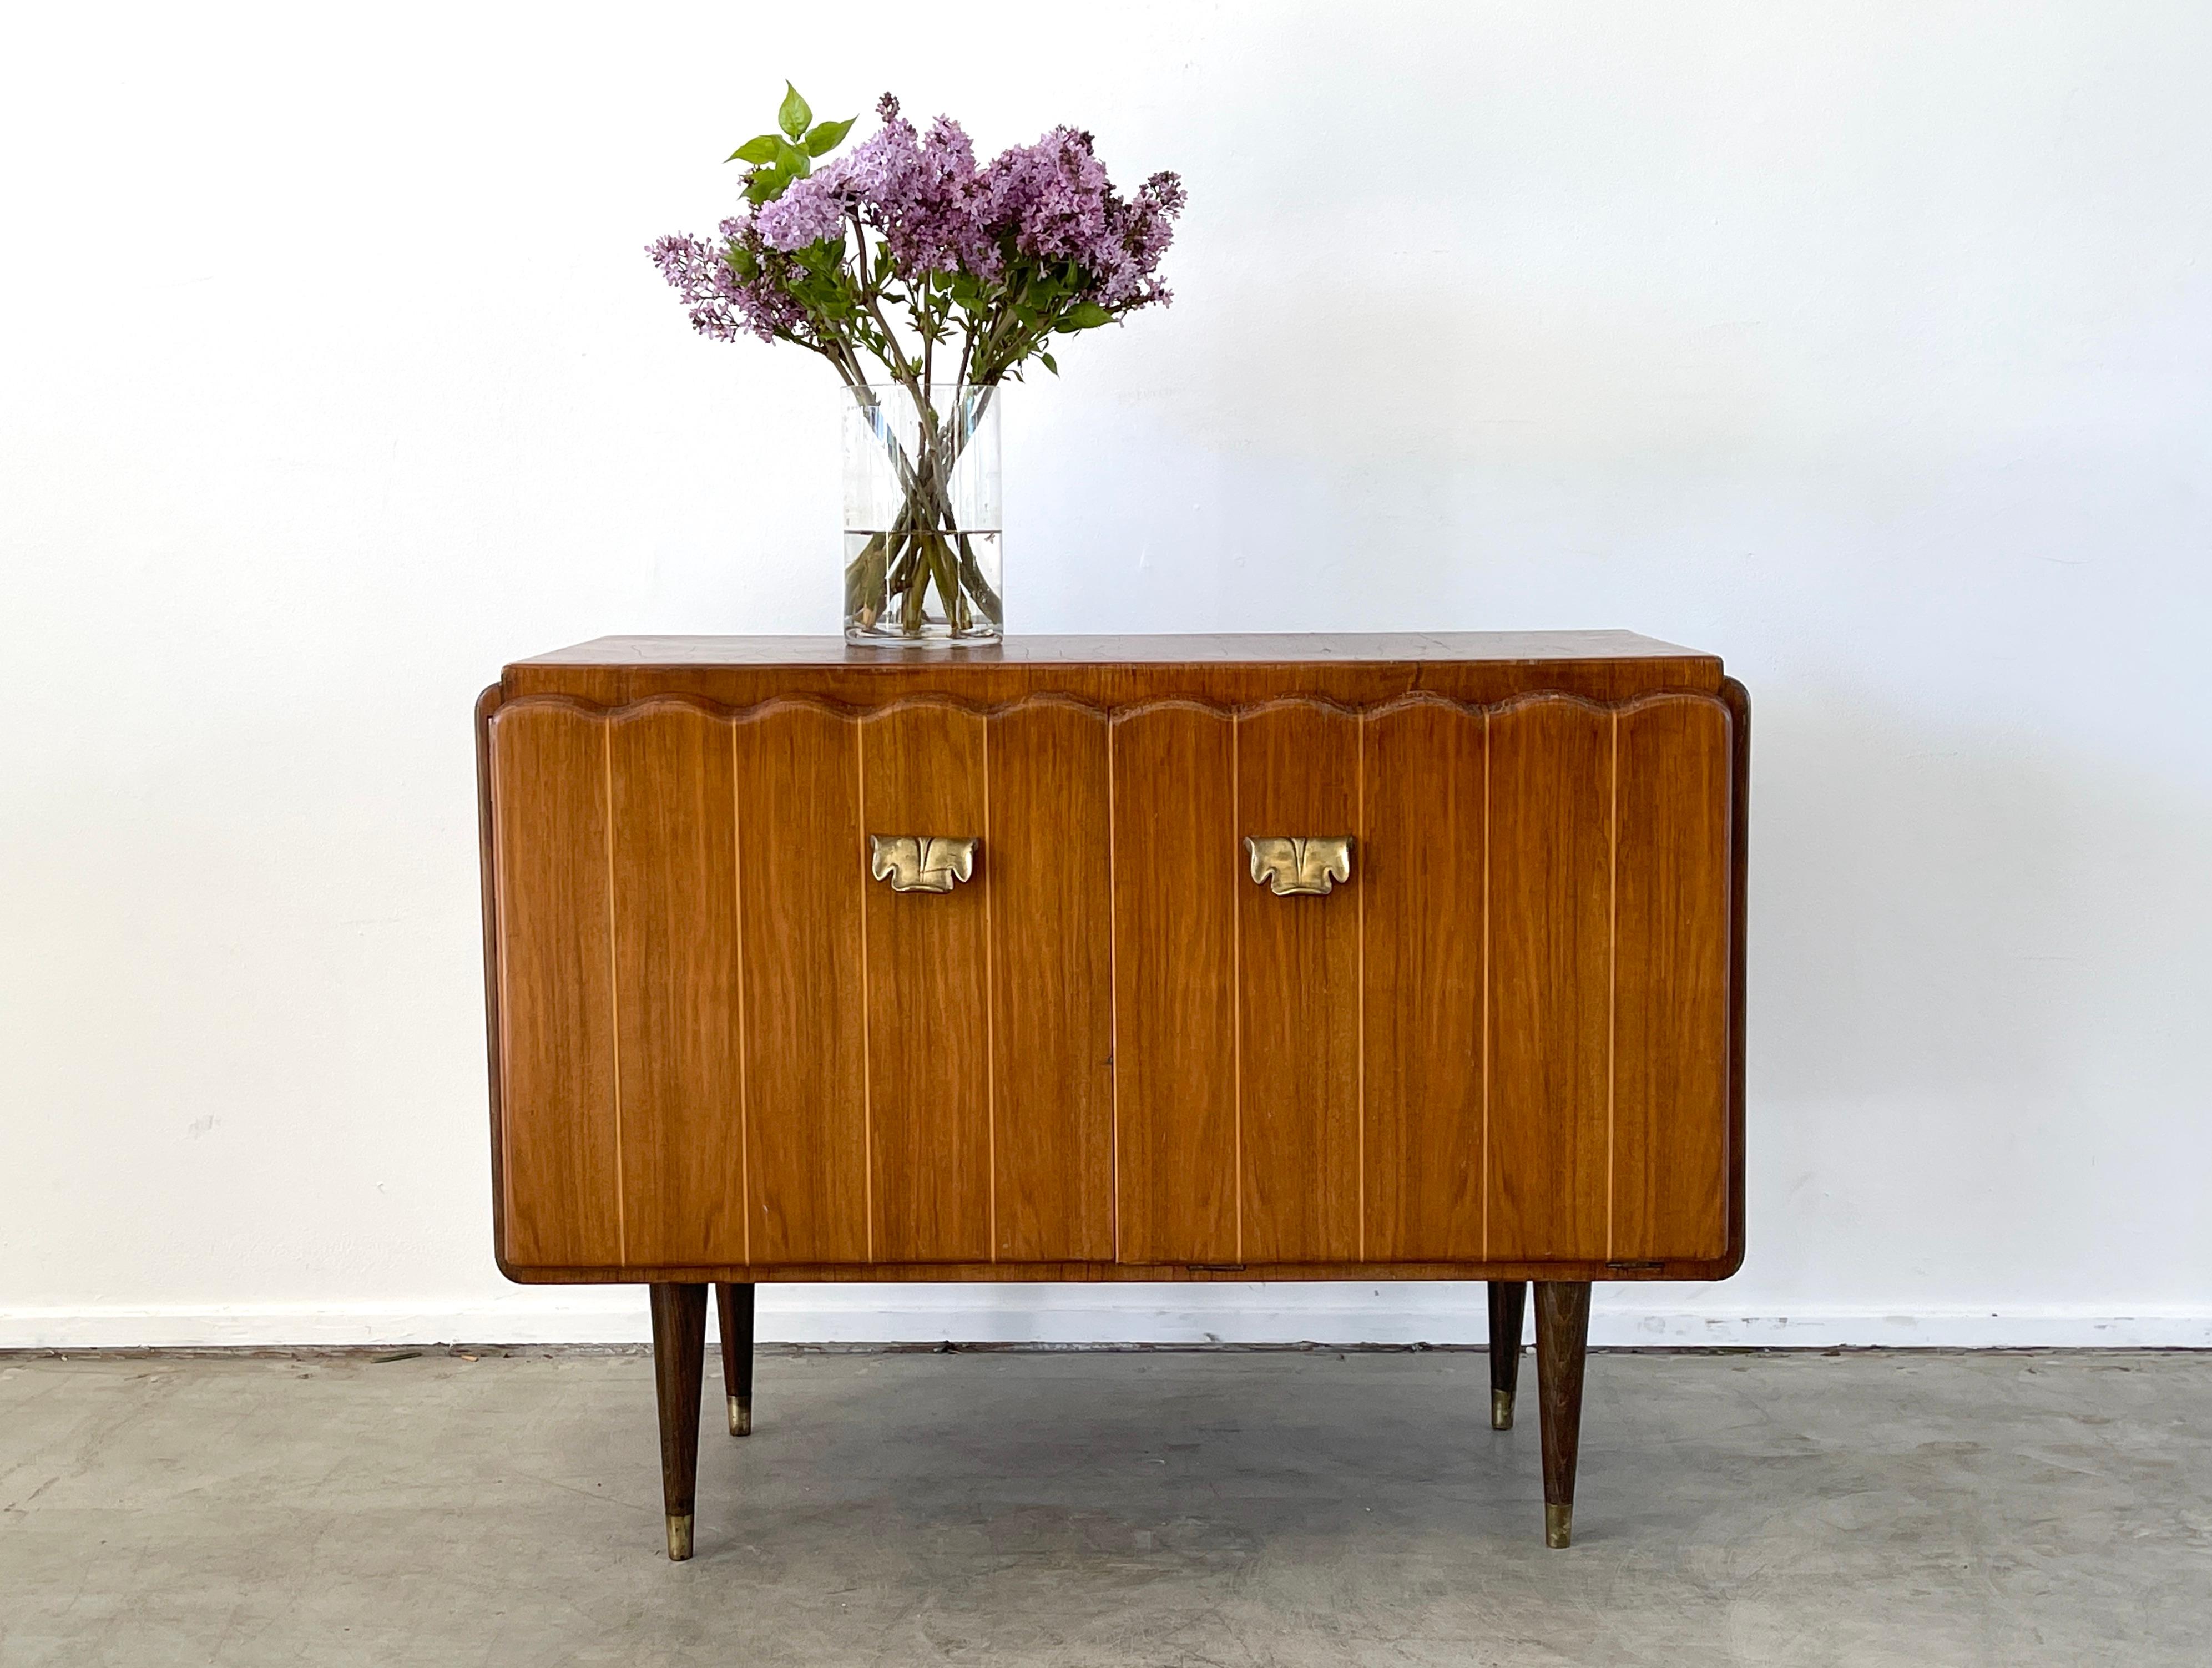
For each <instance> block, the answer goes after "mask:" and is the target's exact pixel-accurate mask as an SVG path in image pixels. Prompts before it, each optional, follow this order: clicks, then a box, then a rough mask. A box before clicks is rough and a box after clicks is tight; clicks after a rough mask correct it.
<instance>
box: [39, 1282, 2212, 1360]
mask: <svg viewBox="0 0 2212 1668" xmlns="http://www.w3.org/2000/svg"><path fill="white" fill-rule="evenodd" d="M1635 1296H1636V1294H1634V1293H1632V1292H1624V1291H1621V1290H1620V1289H1615V1290H1614V1291H1613V1293H1611V1294H1608V1293H1607V1291H1606V1289H1604V1288H1602V1287H1601V1288H1600V1289H1599V1295H1598V1297H1597V1300H1596V1301H1595V1304H1594V1306H1593V1308H1592V1312H1591V1316H1590V1341H1591V1343H1595V1344H1597V1345H1600V1346H1601V1347H1608V1348H1622V1347H1633V1346H1636V1345H1644V1346H1646V1347H1664V1348H1678V1349H1679V1348H1694V1347H1700V1346H1702V1347H1709V1348H1718V1349H1746V1348H1751V1349H1757V1348H1777V1349H1836V1348H1865V1347H1877V1348H1879V1347H1884V1346H1887V1347H1891V1348H1902V1349H1965V1350H1990V1349H2060V1350H2063V1349H2194V1350H2203V1349H2212V1310H2208V1309H2203V1308H2192V1309H2163V1308H2135V1309H2133V1310H2131V1311H2129V1312H2124V1313H2123V1312H2118V1311H2115V1310H2112V1309H2107V1308H2088V1307H2046V1308H2033V1309H2026V1308H2022V1309H2013V1310H2009V1311H2007V1310H1996V1309H1987V1308H1971V1309H1969V1308H1942V1309H1935V1308H1927V1309H1922V1310H1920V1311H1918V1312H1917V1313H1895V1312H1886V1313H1875V1312H1874V1311H1872V1310H1866V1309H1852V1308H1844V1307H1833V1308H1804V1309H1800V1310H1798V1311H1797V1312H1796V1313H1791V1314H1787V1315H1753V1314H1731V1313H1727V1312H1725V1311H1722V1310H1705V1309H1688V1308H1681V1307H1662V1306H1660V1305H1657V1304H1652V1303H1649V1302H1642V1303H1639V1302H1638V1301H1635ZM1486 1326H1487V1322H1486V1317H1485V1311H1484V1307H1483V1301H1482V1294H1481V1292H1480V1289H1479V1288H1477V1287H1474V1286H1471V1285H1452V1284H1433V1285H1422V1286H1404V1287H1390V1288H1381V1289H1378V1288H1376V1287H1374V1286H1371V1285H1350V1284H1337V1283H1328V1284H1313V1285H1287V1284H1285V1285H1230V1284H1217V1285H1207V1286H1202V1287H1191V1286H1182V1287H1178V1288H1174V1289H1170V1290H1168V1291H1165V1292H1163V1291H1161V1290H1159V1289H1144V1290H1139V1289H1127V1288H1124V1289H1113V1290H1102V1289H1099V1288H1097V1287H1095V1286H975V1285H917V1286H859V1285H855V1286H763V1287H762V1288H761V1290H760V1300H759V1336H760V1337H761V1339H762V1340H763V1342H775V1343H922V1342H935V1341H937V1340H939V1339H946V1338H949V1339H951V1340H953V1341H955V1342H957V1343H1061V1344H1083V1343H1309V1342H1310V1343H1337V1344H1353V1343H1378V1344H1409V1343H1435V1344H1480V1343H1485V1342H1486ZM647 1335H648V1333H647V1324H646V1307H645V1301H644V1294H643V1293H642V1292H641V1291H638V1290H636V1289H631V1288H626V1287H606V1286H581V1287H567V1288H546V1287H540V1288H535V1289H516V1290H514V1291H513V1292H509V1293H503V1294H501V1295H497V1296H495V1297H491V1298H489V1299H478V1300H475V1301H457V1302H453V1303H450V1304H421V1305H415V1306H406V1305H399V1304H391V1303H343V1304H313V1303H266V1304H228V1305H220V1306H191V1305H172V1306H152V1307H83V1308H60V1307H54V1308H12V1309H11V1308H0V1349H17V1350H21V1349H45V1350H100V1349H161V1348H184V1347H193V1346H200V1347H205V1346H215V1347H220V1346H223V1345H233V1346H243V1345H282V1344H302V1345H344V1344H383V1343H392V1344H398V1343H641V1342H643V1341H644V1340H645V1338H646V1337H647Z"/></svg>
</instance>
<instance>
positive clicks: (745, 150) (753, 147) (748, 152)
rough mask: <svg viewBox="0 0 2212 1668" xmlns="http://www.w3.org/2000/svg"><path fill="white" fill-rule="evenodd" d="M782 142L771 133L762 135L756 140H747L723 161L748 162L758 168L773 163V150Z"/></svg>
mask: <svg viewBox="0 0 2212 1668" xmlns="http://www.w3.org/2000/svg"><path fill="white" fill-rule="evenodd" d="M781 143H783V141H782V140H781V139H780V138H778V137H777V136H775V134H773V133H763V134H762V135H761V136H760V137H759V138H757V139H748V140H746V141H745V142H744V143H743V144H742V145H739V146H738V148H737V149H735V150H733V151H732V152H731V153H730V154H729V155H728V156H727V157H726V159H724V160H726V161H732V162H750V163H751V164H753V166H754V167H759V166H760V165H761V164H762V163H763V162H773V161H775V149H776V147H777V146H778V145H781Z"/></svg>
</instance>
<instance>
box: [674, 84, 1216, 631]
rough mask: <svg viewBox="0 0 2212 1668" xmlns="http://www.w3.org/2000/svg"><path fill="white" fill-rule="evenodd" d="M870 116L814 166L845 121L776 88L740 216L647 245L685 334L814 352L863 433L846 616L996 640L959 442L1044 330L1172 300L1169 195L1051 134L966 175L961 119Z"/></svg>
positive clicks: (750, 158)
mask: <svg viewBox="0 0 2212 1668" xmlns="http://www.w3.org/2000/svg"><path fill="white" fill-rule="evenodd" d="M876 109H877V113H878V115H879V116H880V117H881V118H882V119H883V125H882V127H880V128H879V129H878V130H877V131H876V132H875V133H874V134H873V135H872V136H870V137H869V138H868V139H867V140H866V142H865V143H861V144H860V145H857V146H855V147H854V149H852V150H851V151H849V152H848V153H847V154H846V155H842V156H841V157H837V158H836V160H834V161H826V162H824V161H822V159H823V158H824V157H826V156H828V155H829V153H830V152H832V151H834V150H835V149H836V148H837V146H838V145H839V144H840V143H842V141H843V139H844V137H845V135H846V133H847V132H848V130H850V129H851V127H852V125H853V123H852V122H851V121H849V120H847V121H829V122H820V123H817V122H816V121H815V120H814V119H813V112H811V110H810V109H809V108H808V106H807V104H806V100H804V99H802V98H801V97H799V94H798V92H797V90H796V89H793V88H787V89H786V95H785V98H784V100H783V105H782V107H781V110H780V111H779V112H778V113H777V126H778V131H776V132H774V133H765V134H763V135H761V136H759V137H758V138H756V139H752V140H750V141H748V142H747V143H744V145H741V146H739V147H738V149H737V151H736V152H735V153H734V154H733V155H732V157H731V159H730V160H731V161H742V162H744V163H746V164H748V165H749V166H748V167H747V171H746V173H745V174H744V197H745V206H744V209H741V210H740V211H739V212H738V214H737V215H735V216H734V217H732V218H731V219H728V220H726V221H723V222H722V223H721V227H720V235H719V236H718V237H716V238H714V239H712V240H708V239H703V238H696V237H686V236H676V237H666V238H663V239H661V240H659V242H657V243H655V244H654V245H653V246H652V251H651V252H652V255H653V259H654V261H655V262H656V263H657V264H659V268H660V270H661V272H662V274H663V276H665V277H666V278H667V280H668V282H670V283H671V284H672V285H673V286H674V287H675V288H676V289H677V290H678V293H679V294H681V295H682V296H683V298H684V304H685V306H687V307H688V308H689V309H690V317H691V324H692V325H693V327H694V328H695V329H696V330H697V331H699V332H700V333H701V334H702V335H703V336H708V337H714V338H716V339H717V340H720V341H735V340H737V339H738V337H744V336H751V337H758V338H759V339H760V340H762V341H763V342H776V341H783V342H796V343H799V345H800V346H801V347H805V348H808V349H812V350H813V351H814V352H816V353H817V354H819V355H822V356H823V358H824V359H826V360H828V361H829V363H830V364H831V365H832V366H834V367H836V372H837V374H838V376H839V377H840V378H841V379H842V380H843V382H844V384H845V385H846V387H847V389H848V391H850V393H851V396H852V398H853V400H854V403H855V408H856V410H857V412H858V413H859V415H860V418H861V419H862V420H863V421H864V422H866V425H867V427H868V430H869V432H870V433H871V434H872V435H873V436H874V437H875V442H876V444H877V445H878V447H879V448H880V451H881V454H882V456H883V458H884V460H885V461H886V462H887V464H888V466H889V468H890V470H891V471H892V475H893V476H894V478H895V481H896V494H895V502H896V509H895V511H894V513H891V514H890V515H888V516H886V517H884V520H885V521H886V522H887V524H888V525H883V526H880V527H875V528H873V529H872V530H870V531H867V532H866V537H865V538H862V537H860V536H858V535H848V555H847V562H846V571H845V592H846V616H847V619H848V622H858V623H859V624H860V626H861V627H862V628H868V629H872V630H874V631H878V632H884V631H889V632H891V633H901V634H908V635H918V634H920V633H921V630H922V628H923V625H924V622H925V620H926V618H927V616H928V615H929V614H931V613H933V612H934V613H935V614H936V615H937V616H938V617H939V619H940V620H941V621H942V622H944V624H945V628H946V629H947V630H948V631H949V633H950V634H952V635H955V636H962V635H975V634H982V635H996V634H997V632H998V629H999V628H1000V624H1001V622H1002V611H1001V609H1000V600H999V595H998V591H997V590H996V589H995V587H994V584H993V583H992V575H991V574H990V573H987V571H986V569H987V567H991V566H994V565H995V564H986V563H983V562H981V561H978V559H977V552H976V549H975V530H973V529H971V528H969V527H963V525H961V524H960V518H959V516H958V514H957V513H956V512H957V507H958V506H957V498H958V496H959V494H957V493H956V492H955V491H954V489H953V482H954V479H955V471H956V470H957V466H958V464H959V462H960V458H961V454H962V452H963V448H965V447H966V446H967V445H968V443H969V439H970V437H972V436H973V435H974V434H975V432H976V430H977V428H978V427H979V425H980V424H981V422H982V420H983V419H984V417H985V416H986V415H987V414H988V413H989V411H990V409H991V401H992V399H993V397H994V390H995V389H996V388H997V385H999V384H1000V382H1001V381H1002V380H1004V379H1006V378H1007V377H1009V376H1011V377H1014V378H1016V379H1019V377H1020V376H1021V373H1022V370H1023V367H1025V366H1026V365H1028V364H1029V362H1030V361H1032V360H1034V361H1036V362H1037V363H1039V364H1041V365H1042V366H1043V367H1045V368H1046V369H1047V370H1048V371H1051V372H1052V373H1054V374H1055V375H1057V374H1058V373H1059V369H1060V367H1059V366H1058V364H1057V363H1055V362H1054V358H1053V355H1052V352H1051V349H1050V346H1049V344H1050V343H1052V341H1053V339H1054V337H1060V336H1066V335H1071V334H1073V333H1075V332H1078V331H1088V330H1096V329H1097V328H1098V327H1099V326H1100V325H1106V324H1110V323H1112V322H1114V321H1115V320H1116V319H1118V318H1122V317H1124V316H1125V315H1127V314H1128V313H1131V312H1136V311H1138V310H1139V308H1143V307H1148V306H1156V305H1164V304H1165V303H1166V302H1167V300H1169V294H1168V290H1167V288H1166V287H1165V286H1164V284H1162V283H1161V282H1160V281H1159V279H1158V276H1156V274H1157V271H1158V266H1159V262H1160V257H1161V255H1162V254H1163V253H1164V252H1165V251H1166V249H1167V247H1168V244H1169V242H1170V240H1171V238H1172V237H1173V235H1174V226H1173V222H1174V221H1175V218H1176V215H1178V214H1179V213H1180V212H1181V211H1182V206H1183V189H1182V183H1181V181H1179V180H1178V179H1176V176H1175V175H1174V174H1172V173H1156V174H1154V175H1153V176H1152V178H1151V179H1147V180H1146V181H1145V183H1144V185H1142V186H1140V187H1139V189H1138V190H1137V191H1136V193H1135V195H1133V196H1131V197H1124V196H1122V195H1121V193H1120V192H1118V191H1115V188H1114V185H1113V182H1112V181H1111V180H1110V179H1108V178H1107V174H1106V169H1105V167H1104V166H1103V164H1102V163H1101V162H1100V161H1098V158H1097V154H1096V152H1095V151H1094V149H1093V148H1092V142H1091V136H1090V135H1089V134H1088V133H1082V132H1078V131H1077V130H1074V129H1073V128H1066V127H1059V128H1054V129H1053V130H1052V131H1050V132H1049V133H1047V134H1046V135H1045V136H1043V137H1042V138H1041V139H1039V140H1038V141H1037V142H1036V143H1035V144H1033V145H1019V146H1016V147H1015V148H1014V149H1011V150H1008V151H1006V152H1003V153H1002V154H1001V155H999V156H998V157H997V158H995V159H994V160H993V161H990V162H988V163H986V164H981V165H979V164H978V163H977V162H976V161H975V147H974V145H973V144H972V143H970V142H969V137H968V135H967V133H966V132H965V131H963V130H962V128H961V126H960V124H958V123H957V122H954V121H951V120H948V119H946V118H944V117H941V116H940V117H939V118H937V120H936V121H935V122H933V123H932V124H930V127H929V130H928V131H927V133H917V132H916V131H915V127H914V124H912V123H911V122H909V121H908V120H907V119H906V118H904V117H903V116H902V115H901V114H900V113H899V105H898V100H896V99H895V98H893V97H892V96H891V95H890V94H884V97H883V100H882V101H881V102H880V103H879V104H878V106H876ZM817 163H820V166H818V167H817ZM940 378H941V379H943V381H942V383H940V381H939V379H940ZM933 390H934V391H937V397H933ZM947 391H949V392H950V394H951V398H950V399H949V400H948V399H946V398H945V397H944V395H945V393H946V392H947ZM894 401H902V402H910V403H911V405H912V408H913V409H912V410H911V412H906V411H899V412H893V411H890V410H887V409H885V407H886V403H887V402H894ZM991 531H992V534H993V536H994V537H995V533H996V528H995V525H994V527H993V528H992V530H991ZM932 591H934V592H935V595H936V599H937V607H936V609H935V610H931V609H930V608H929V606H928V597H929V595H930V593H931V592H932Z"/></svg>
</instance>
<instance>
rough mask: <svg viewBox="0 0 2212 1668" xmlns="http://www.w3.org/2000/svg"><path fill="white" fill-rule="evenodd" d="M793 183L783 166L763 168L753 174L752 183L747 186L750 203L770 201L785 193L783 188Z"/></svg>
mask: <svg viewBox="0 0 2212 1668" xmlns="http://www.w3.org/2000/svg"><path fill="white" fill-rule="evenodd" d="M789 184H791V176H790V175H789V174H787V173H785V172H784V171H783V170H782V169H781V168H763V169H762V170H761V171H760V172H759V173H756V174H755V175H754V176H753V181H752V184H751V185H748V186H746V187H745V201H746V202H748V203H769V202H773V201H774V200H775V198H777V197H781V196H782V195H783V188H784V187H785V186H786V185H789Z"/></svg>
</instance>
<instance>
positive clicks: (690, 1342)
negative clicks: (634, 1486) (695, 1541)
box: [652, 1284, 707, 1562]
mask: <svg viewBox="0 0 2212 1668" xmlns="http://www.w3.org/2000/svg"><path fill="white" fill-rule="evenodd" d="M652 1291H653V1387H654V1389H655V1390H656V1391H657V1392H659V1400H660V1497H661V1503H662V1506H663V1507H664V1508H665V1510H666V1512H667V1513H668V1556H670V1557H671V1558H672V1559H674V1560H676V1561H678V1562H682V1561H683V1560H684V1559H685V1558H688V1557H690V1556H691V1506H692V1501H693V1500H694V1498H695V1496H696V1492H697V1489H698V1483H699V1390H700V1381H701V1380H702V1378H703V1377H704V1376H705V1374H706V1368H707V1289H706V1287H704V1286H676V1285H661V1284H656V1285H654V1286H653V1288H652Z"/></svg>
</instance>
